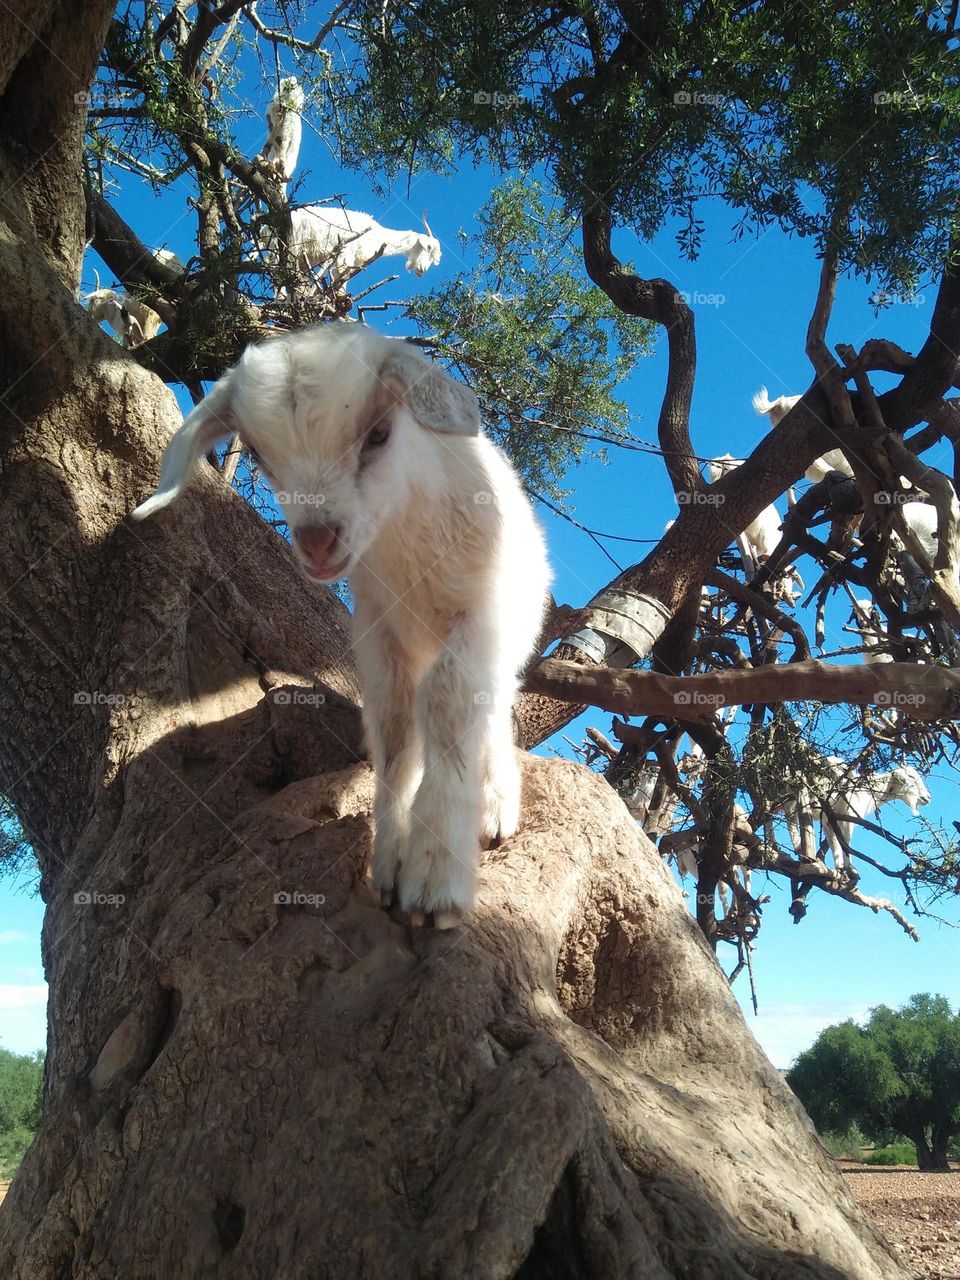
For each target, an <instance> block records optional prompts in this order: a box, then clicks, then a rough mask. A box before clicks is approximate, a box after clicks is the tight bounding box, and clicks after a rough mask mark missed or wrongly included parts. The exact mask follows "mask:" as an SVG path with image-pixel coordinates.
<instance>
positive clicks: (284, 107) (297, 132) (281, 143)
mask: <svg viewBox="0 0 960 1280" xmlns="http://www.w3.org/2000/svg"><path fill="white" fill-rule="evenodd" d="M305 101H306V97H305V95H304V92H303V89H302V88H301V87H300V85H299V84H298V83H297V77H296V76H286V77H285V78H284V79H283V80H281V81H280V85H279V87H278V89H277V92H276V93H275V94H274V95H273V98H272V99H271V101H270V105H269V106H268V107H267V140H266V142H265V143H264V144H263V147H262V148H261V150H260V155H259V157H258V158H259V159H260V160H262V161H263V162H264V163H265V164H268V165H270V167H271V168H272V169H274V170H275V171H276V173H277V176H278V178H279V180H280V189H281V191H282V192H283V195H284V197H286V194H287V183H288V182H289V181H290V179H291V178H292V177H293V175H294V173H295V172H296V169H297V159H298V157H299V155H300V141H301V138H302V137H303V119H302V113H303V104H304V102H305Z"/></svg>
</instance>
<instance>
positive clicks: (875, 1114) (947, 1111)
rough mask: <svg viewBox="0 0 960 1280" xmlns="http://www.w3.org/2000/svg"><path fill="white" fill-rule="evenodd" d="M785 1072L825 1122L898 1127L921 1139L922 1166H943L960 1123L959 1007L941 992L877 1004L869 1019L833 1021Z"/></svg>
mask: <svg viewBox="0 0 960 1280" xmlns="http://www.w3.org/2000/svg"><path fill="white" fill-rule="evenodd" d="M787 1079H788V1082H789V1084H790V1087H791V1088H792V1089H793V1091H794V1092H795V1093H796V1095H797V1097H798V1098H799V1099H800V1101H801V1102H802V1103H803V1105H804V1106H805V1107H806V1109H807V1111H808V1112H809V1114H810V1118H811V1119H812V1120H813V1122H814V1124H815V1125H816V1126H817V1127H818V1128H819V1129H822V1130H828V1129H829V1130H841V1129H845V1128H846V1127H847V1126H849V1125H851V1124H854V1123H856V1124H858V1125H859V1126H860V1127H861V1128H862V1129H863V1131H864V1132H865V1133H866V1134H867V1135H869V1136H871V1137H879V1138H883V1137H884V1136H886V1135H887V1134H889V1133H890V1132H891V1131H893V1132H894V1133H896V1134H902V1135H903V1136H904V1137H907V1138H909V1139H910V1140H911V1141H912V1142H914V1143H915V1144H916V1147H917V1154H918V1158H919V1162H920V1168H921V1169H940V1170H945V1169H947V1167H948V1165H947V1146H948V1144H949V1142H950V1139H951V1137H952V1136H953V1135H954V1134H956V1133H957V1132H958V1130H960V1013H953V1011H952V1010H951V1007H950V1002H949V1001H948V1000H947V999H946V998H945V997H943V996H930V995H915V996H912V997H911V998H910V1000H909V1001H908V1002H907V1004H906V1005H904V1006H903V1007H902V1008H900V1009H896V1010H895V1009H890V1008H888V1007H887V1006H886V1005H878V1006H877V1007H876V1008H875V1009H873V1010H871V1013H870V1017H869V1018H868V1020H867V1022H866V1024H865V1025H863V1026H859V1025H858V1024H857V1023H855V1022H854V1021H853V1020H848V1021H846V1022H841V1023H838V1024H837V1025H836V1026H832V1027H827V1029H826V1030H825V1031H823V1032H821V1034H820V1036H819V1037H818V1038H817V1041H816V1043H815V1044H814V1045H813V1047H812V1048H810V1049H808V1050H807V1051H806V1052H805V1053H802V1054H801V1055H800V1056H799V1058H798V1059H797V1061H796V1064H795V1065H794V1067H793V1069H792V1070H791V1071H790V1073H789V1075H788V1077H787Z"/></svg>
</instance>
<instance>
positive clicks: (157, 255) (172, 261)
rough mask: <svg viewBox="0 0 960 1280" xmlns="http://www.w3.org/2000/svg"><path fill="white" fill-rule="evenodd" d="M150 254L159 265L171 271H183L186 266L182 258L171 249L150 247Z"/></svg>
mask: <svg viewBox="0 0 960 1280" xmlns="http://www.w3.org/2000/svg"><path fill="white" fill-rule="evenodd" d="M150 256H151V257H152V258H153V259H154V261H156V262H159V263H160V265H161V267H169V268H170V270H171V271H177V272H180V273H183V272H184V271H186V269H187V266H186V263H185V262H184V261H183V259H182V258H181V257H180V256H179V255H178V254H176V253H174V252H173V250H172V249H151V250H150Z"/></svg>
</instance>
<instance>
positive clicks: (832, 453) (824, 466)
mask: <svg viewBox="0 0 960 1280" xmlns="http://www.w3.org/2000/svg"><path fill="white" fill-rule="evenodd" d="M802 399H803V397H802V396H780V398H779V399H778V400H771V399H769V397H768V394H767V388H766V387H761V388H760V390H759V391H758V392H757V394H756V395H755V396H754V397H753V407H754V409H755V410H756V411H757V413H759V414H766V416H767V417H769V419H770V424H771V426H774V427H775V426H776V425H777V423H778V422H781V421H782V420H783V419H784V418H785V417H786V416H787V414H788V413H789V412H790V410H791V409H792V408H793V406H794V405H795V404H799V402H800V401H801V400H802ZM829 471H842V472H843V474H844V475H845V476H852V475H853V469H852V468H851V466H850V463H849V462H848V461H847V460H846V458H845V457H844V456H843V450H842V449H829V450H828V451H827V452H826V453H825V454H823V455H822V457H819V458H817V459H816V460H815V461H814V462H811V463H810V465H809V467H807V469H806V471H805V472H804V473H803V474H804V476H806V478H807V479H808V480H810V481H812V482H813V483H814V484H816V483H817V481H818V480H823V479H824V478H825V477H826V475H827V473H828V472H829Z"/></svg>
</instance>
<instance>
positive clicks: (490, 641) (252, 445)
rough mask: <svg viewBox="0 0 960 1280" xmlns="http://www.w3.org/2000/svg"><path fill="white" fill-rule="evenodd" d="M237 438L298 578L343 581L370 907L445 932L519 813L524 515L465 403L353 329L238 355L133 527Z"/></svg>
mask: <svg viewBox="0 0 960 1280" xmlns="http://www.w3.org/2000/svg"><path fill="white" fill-rule="evenodd" d="M234 432H235V433H236V434H238V435H239V437H240V439H241V440H242V441H243V443H244V444H245V445H246V446H247V447H248V448H249V449H251V450H253V451H255V452H256V454H257V456H258V457H259V459H260V461H261V465H262V468H263V471H264V473H265V474H266V475H267V477H268V479H270V480H271V482H272V483H273V485H274V487H275V489H276V492H277V501H278V502H279V504H280V506H281V508H282V509H283V512H284V515H285V516H286V519H287V522H288V524H289V526H290V530H291V533H292V538H293V548H294V551H295V553H296V556H297V559H298V560H299V562H300V565H301V567H302V569H303V571H304V573H305V574H306V575H307V577H308V578H310V579H312V580H313V581H314V582H333V581H336V580H338V579H340V578H343V577H345V576H348V575H349V578H350V583H351V587H352V589H353V595H354V600H355V605H356V608H355V613H354V651H355V655H356V659H357V665H358V667H359V670H360V677H361V682H362V685H363V694H364V698H363V716H364V723H365V726H366V731H367V739H368V745H369V747H370V751H371V755H372V758H373V764H374V768H375V770H376V775H377V791H376V802H375V818H376V837H375V841H374V853H373V879H374V883H375V885H376V886H377V888H378V889H379V890H380V893H381V900H382V902H383V903H384V904H385V905H389V904H391V903H392V902H393V900H394V897H395V895H396V896H398V897H399V902H400V906H401V908H402V909H403V910H404V911H406V912H408V913H409V915H410V920H411V922H412V923H414V924H422V923H424V921H425V916H426V913H432V914H433V923H434V925H435V926H436V927H438V928H447V927H450V926H451V925H454V924H456V923H458V921H459V920H460V917H461V915H462V913H463V912H464V911H465V910H466V909H467V908H468V907H469V906H470V904H471V902H472V901H473V892H474V876H475V869H476V863H477V858H478V852H479V848H480V845H481V843H491V842H493V841H495V840H496V839H498V838H500V837H507V836H510V835H512V834H513V833H514V832H515V831H516V829H517V825H518V822H519V817H520V775H519V770H518V767H517V759H516V753H515V749H514V744H513V718H512V708H513V699H514V695H515V693H516V690H517V674H518V672H519V671H520V669H521V668H522V666H523V665H524V663H525V661H526V659H527V658H528V657H529V656H530V655H531V653H532V651H533V649H534V646H535V644H536V640H537V637H538V635H539V632H540V627H541V622H542V617H543V612H544V607H545V604H546V600H547V586H548V583H549V578H550V574H549V569H548V567H547V559H546V550H545V547H544V541H543V535H542V534H541V532H540V529H539V527H538V525H537V522H536V520H535V519H534V516H533V512H532V510H531V508H530V504H529V502H528V501H527V498H526V497H525V495H524V492H523V489H522V487H521V485H520V482H519V479H518V477H517V475H516V473H515V472H514V470H513V468H512V467H511V466H510V464H509V462H508V461H507V459H506V458H505V457H504V455H503V454H502V453H501V452H500V450H499V449H498V448H497V447H496V446H495V445H494V444H492V443H491V441H489V440H488V439H486V437H485V436H483V435H482V434H481V431H480V411H479V407H478V405H477V400H476V397H475V396H474V394H473V392H472V391H469V390H468V389H467V388H466V387H465V386H463V385H462V384H461V383H459V382H456V381H455V380H454V379H453V378H450V377H448V376H447V374H445V373H444V372H442V371H441V370H440V369H439V368H438V367H437V366H436V365H434V364H432V363H431V362H430V361H429V360H427V359H426V357H425V356H423V355H422V354H421V353H420V352H419V351H418V350H417V348H416V347H413V346H411V345H410V344H408V343H405V342H402V341H400V340H398V339H392V340H391V339H388V338H384V337H382V336H381V335H380V334H377V333H375V332H373V331H372V330H371V329H368V328H366V327H365V326H363V325H359V324H347V323H334V324H327V325H320V326H314V327H312V328H308V329H302V330H300V331H298V332H292V333H287V334H284V335H283V336H282V337H279V338H275V339H274V340H272V341H269V342H265V343H263V344H261V345H258V346H252V347H249V348H248V349H247V350H246V351H245V352H244V354H243V356H242V357H241V360H240V362H239V364H238V365H237V366H236V367H235V368H234V369H232V370H231V371H230V372H229V373H227V374H226V375H225V376H224V377H223V378H221V380H220V381H219V382H218V383H217V385H216V387H214V389H213V390H212V391H211V393H210V394H209V395H208V396H207V397H206V399H205V400H203V401H202V402H201V403H200V404H199V405H197V407H196V408H195V409H194V410H193V412H192V413H191V414H190V415H189V417H188V418H187V420H186V422H185V423H184V424H183V426H182V427H181V428H180V430H179V431H178V432H177V433H176V435H175V436H174V437H173V439H172V440H171V441H170V443H169V445H168V446H167V451H166V454H165V455H164V460H163V467H162V470H161V474H160V484H159V488H158V490H157V492H156V494H155V495H154V496H153V497H152V498H150V499H148V501H146V502H145V503H143V504H142V505H141V506H140V507H138V508H137V511H136V512H135V515H136V516H137V517H138V518H142V517H144V516H146V515H149V514H150V513H151V512H153V511H156V510H157V509H159V508H161V507H164V506H166V505H167V504H168V503H169V502H171V501H172V500H173V499H174V498H176V497H177V496H179V495H180V494H181V493H182V492H183V490H184V489H185V488H186V486H187V483H188V481H189V479H190V476H191V474H192V472H193V469H194V466H195V464H196V462H197V461H198V459H200V458H202V457H204V455H206V454H207V453H208V452H209V451H210V450H211V449H212V448H213V447H214V446H215V445H216V443H217V442H218V441H220V440H223V439H225V438H227V437H229V436H230V435H232V434H233V433H234Z"/></svg>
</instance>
